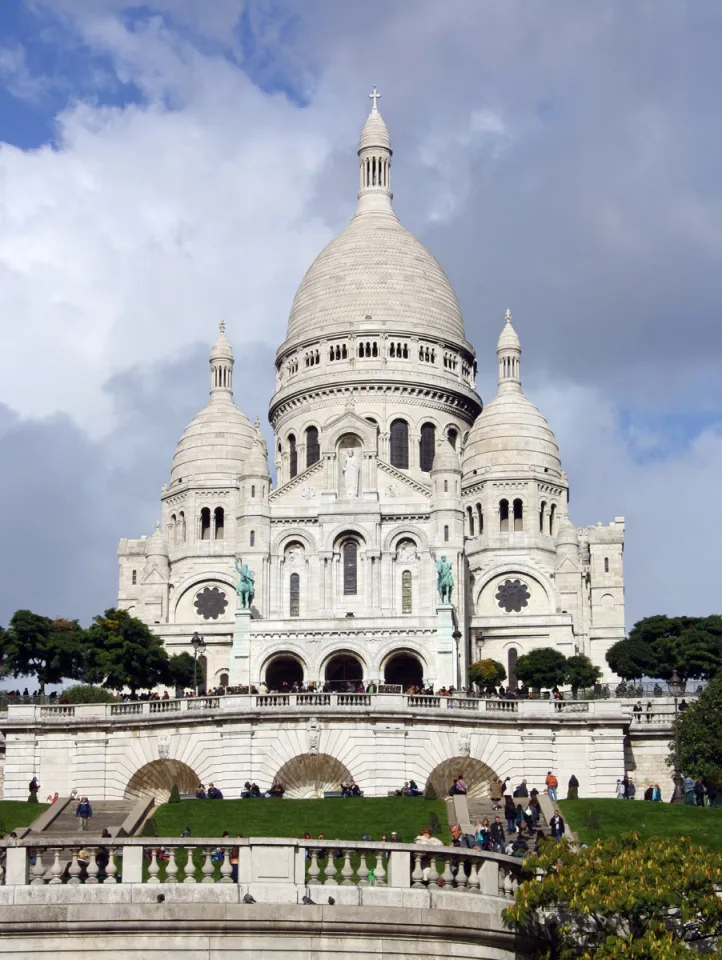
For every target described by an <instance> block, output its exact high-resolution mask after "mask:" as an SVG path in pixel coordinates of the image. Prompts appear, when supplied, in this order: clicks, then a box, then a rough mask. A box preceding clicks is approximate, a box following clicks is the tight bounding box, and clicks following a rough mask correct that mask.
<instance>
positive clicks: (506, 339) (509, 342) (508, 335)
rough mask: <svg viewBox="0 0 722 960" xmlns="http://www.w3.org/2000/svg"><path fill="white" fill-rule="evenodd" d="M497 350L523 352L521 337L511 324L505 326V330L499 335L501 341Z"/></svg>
mask: <svg viewBox="0 0 722 960" xmlns="http://www.w3.org/2000/svg"><path fill="white" fill-rule="evenodd" d="M496 349H497V350H521V341H520V340H519V335H518V333H517V332H516V330H515V329H514V327H513V326H512V325H511V322H508V323H505V324H504V329H503V330H502V331H501V333H500V334H499V340H498V342H497V345H496Z"/></svg>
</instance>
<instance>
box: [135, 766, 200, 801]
mask: <svg viewBox="0 0 722 960" xmlns="http://www.w3.org/2000/svg"><path fill="white" fill-rule="evenodd" d="M200 783H201V781H200V780H199V778H198V774H197V773H196V772H195V770H193V769H191V767H189V766H188V764H187V763H181V761H180V760H152V761H151V762H150V763H146V764H145V766H143V767H141V768H140V770H138V771H136V772H135V773H134V774H133V776H132V777H131V778H130V782H129V783H128V786H127V787H126V788H125V794H124V795H125V797H127V798H128V799H138V798H139V797H154V798H155V800H156V802H157V803H165V802H166V801H167V800H168V797H169V796H170V792H171V789H172V787H173V784H175V785H176V786H177V787H178V792H179V793H195V792H196V790H197V788H198V787H199V786H200Z"/></svg>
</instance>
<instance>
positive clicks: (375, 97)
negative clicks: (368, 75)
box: [369, 84, 381, 113]
mask: <svg viewBox="0 0 722 960" xmlns="http://www.w3.org/2000/svg"><path fill="white" fill-rule="evenodd" d="M380 99H381V94H380V93H379V92H378V90H377V89H376V84H374V88H373V90H372V91H371V93H370V94H369V100H373V102H374V103H373V106H372V107H371V110H372V111H373V112H374V113H375V112H377V111H378V107H377V106H376V101H377V100H380Z"/></svg>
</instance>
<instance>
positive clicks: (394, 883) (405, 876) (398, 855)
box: [387, 850, 411, 887]
mask: <svg viewBox="0 0 722 960" xmlns="http://www.w3.org/2000/svg"><path fill="white" fill-rule="evenodd" d="M387 883H388V885H389V886H390V887H410V886H411V853H410V852H409V851H408V850H392V851H391V856H390V857H389V870H388V880H387Z"/></svg>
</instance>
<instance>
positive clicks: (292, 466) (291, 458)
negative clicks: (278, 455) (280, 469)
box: [288, 434, 298, 480]
mask: <svg viewBox="0 0 722 960" xmlns="http://www.w3.org/2000/svg"><path fill="white" fill-rule="evenodd" d="M288 470H289V475H290V478H291V480H293V478H294V477H295V476H296V474H297V473H298V452H297V451H296V438H295V437H294V435H293V434H291V436H290V437H289V438H288Z"/></svg>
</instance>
